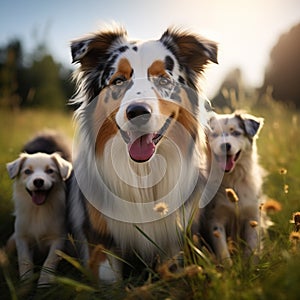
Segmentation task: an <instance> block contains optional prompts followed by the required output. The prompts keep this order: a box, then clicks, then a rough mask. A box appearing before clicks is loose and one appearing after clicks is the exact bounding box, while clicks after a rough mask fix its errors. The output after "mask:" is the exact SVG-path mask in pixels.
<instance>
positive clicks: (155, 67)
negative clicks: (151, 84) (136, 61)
mask: <svg viewBox="0 0 300 300" xmlns="http://www.w3.org/2000/svg"><path fill="white" fill-rule="evenodd" d="M148 75H149V76H164V75H167V73H166V69H165V64H164V62H163V61H161V60H156V61H155V62H153V63H152V65H151V66H150V67H149V69H148Z"/></svg>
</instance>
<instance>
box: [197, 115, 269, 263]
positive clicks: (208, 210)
mask: <svg viewBox="0 0 300 300" xmlns="http://www.w3.org/2000/svg"><path fill="white" fill-rule="evenodd" d="M262 126H263V119H262V118H257V117H255V116H252V115H249V114H243V113H233V114H224V115H218V114H215V115H214V116H213V117H212V118H211V119H210V121H209V127H210V129H209V130H208V140H209V145H210V147H211V152H212V160H213V162H214V163H213V166H215V168H218V169H219V172H222V173H224V175H223V180H222V183H221V185H220V187H219V190H218V192H217V194H216V196H215V197H214V198H213V200H212V201H211V202H210V203H209V204H208V205H206V206H205V207H204V208H203V209H202V213H201V218H200V223H201V234H202V237H204V239H205V240H206V242H207V243H208V244H209V246H210V247H211V248H212V250H213V251H214V253H215V254H216V256H217V259H218V262H225V261H226V260H227V262H229V264H231V259H230V253H229V250H228V246H227V239H228V238H231V239H232V240H233V241H235V242H238V241H241V240H243V241H244V242H245V243H244V246H245V253H246V255H247V256H249V255H250V254H251V253H253V252H254V251H255V250H257V248H258V245H259V238H260V236H261V235H260V234H259V233H258V231H257V230H258V229H259V228H260V225H261V224H260V222H261V220H262V218H261V213H260V212H259V201H260V198H261V196H262V182H263V175H264V170H263V169H262V168H261V166H260V165H259V164H258V159H257V150H256V139H257V137H258V133H259V131H260V129H261V128H262ZM230 196H232V197H230ZM230 198H232V199H231V200H232V201H230ZM234 202H236V203H234Z"/></svg>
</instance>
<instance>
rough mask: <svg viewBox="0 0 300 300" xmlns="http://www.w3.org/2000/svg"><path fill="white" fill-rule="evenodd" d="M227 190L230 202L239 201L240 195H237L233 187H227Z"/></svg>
mask: <svg viewBox="0 0 300 300" xmlns="http://www.w3.org/2000/svg"><path fill="white" fill-rule="evenodd" d="M225 192H226V196H227V199H228V200H229V201H230V202H232V203H236V202H238V201H239V197H238V196H237V194H236V192H235V191H234V190H233V189H231V188H227V189H225Z"/></svg>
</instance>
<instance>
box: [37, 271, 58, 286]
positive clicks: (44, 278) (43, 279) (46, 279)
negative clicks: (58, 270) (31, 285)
mask: <svg viewBox="0 0 300 300" xmlns="http://www.w3.org/2000/svg"><path fill="white" fill-rule="evenodd" d="M54 281H55V277H54V275H53V274H51V273H48V272H45V271H42V272H41V275H40V278H39V281H38V287H39V288H41V287H47V286H49V285H51V284H52V283H53V282H54Z"/></svg>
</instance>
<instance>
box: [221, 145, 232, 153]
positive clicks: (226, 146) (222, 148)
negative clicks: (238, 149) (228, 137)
mask: <svg viewBox="0 0 300 300" xmlns="http://www.w3.org/2000/svg"><path fill="white" fill-rule="evenodd" d="M220 147H221V150H222V151H223V152H228V151H230V149H231V145H230V144H229V143H223V144H221V145H220Z"/></svg>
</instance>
